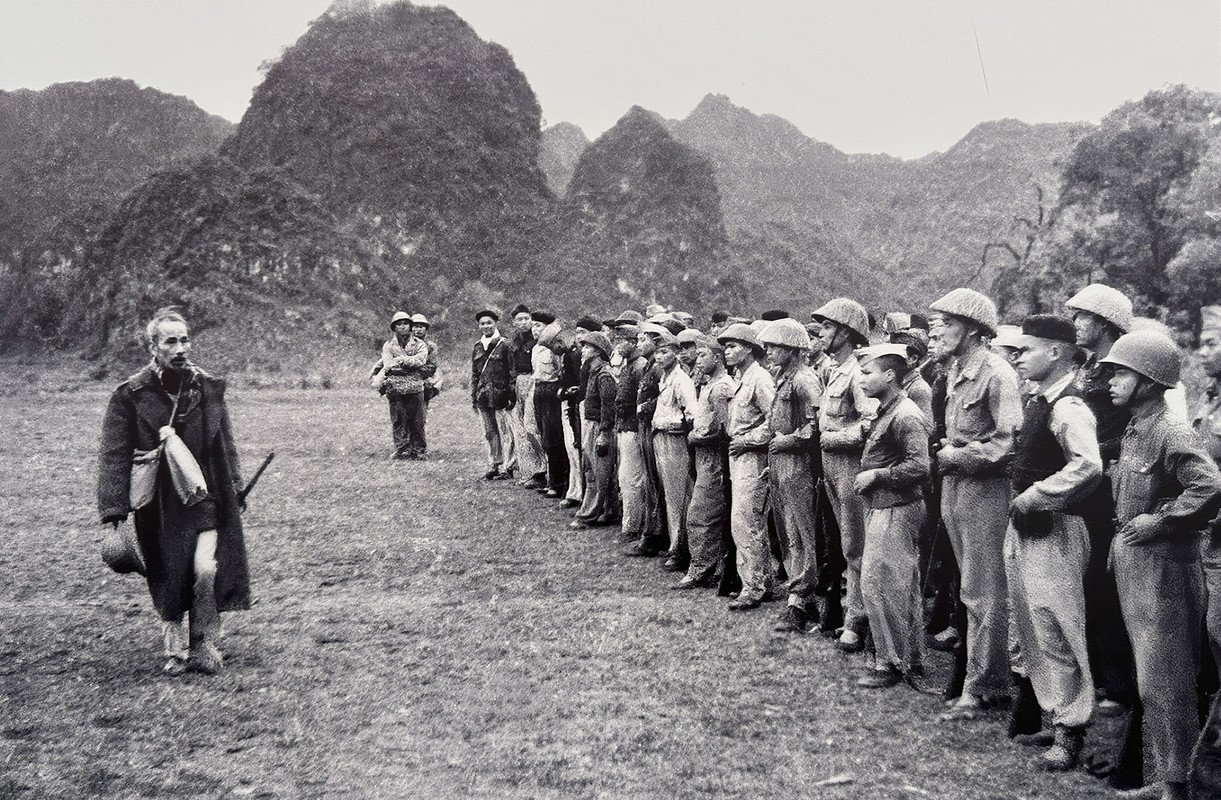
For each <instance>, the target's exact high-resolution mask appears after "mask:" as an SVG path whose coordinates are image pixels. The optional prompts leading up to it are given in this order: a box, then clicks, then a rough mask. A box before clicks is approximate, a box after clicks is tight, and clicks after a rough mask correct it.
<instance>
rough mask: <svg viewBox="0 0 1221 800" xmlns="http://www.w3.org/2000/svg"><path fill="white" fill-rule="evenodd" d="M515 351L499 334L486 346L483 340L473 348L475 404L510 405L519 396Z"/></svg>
mask: <svg viewBox="0 0 1221 800" xmlns="http://www.w3.org/2000/svg"><path fill="white" fill-rule="evenodd" d="M515 394H516V390H515V389H514V377H513V353H512V350H511V349H510V347H509V341H508V340H507V339H505V338H504V337H503V336H498V337H497V338H496V341H495V342H493V343H492V345H491V346H490V347H489V348H487V349H486V350H485V349H484V347H483V342H482V341H476V342H475V346H474V347H473V348H472V349H471V404H472V405H475V406H478V407H479V408H490V409H501V408H508V407H509V405H510V404H511V401H513V400H516V396H515Z"/></svg>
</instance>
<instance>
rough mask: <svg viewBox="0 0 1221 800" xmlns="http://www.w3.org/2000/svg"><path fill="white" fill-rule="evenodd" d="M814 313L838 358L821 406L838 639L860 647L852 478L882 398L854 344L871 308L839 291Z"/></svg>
mask: <svg viewBox="0 0 1221 800" xmlns="http://www.w3.org/2000/svg"><path fill="white" fill-rule="evenodd" d="M810 317H811V318H812V319H813V320H814V321H815V322H818V323H820V324H821V325H822V330H821V334H820V338H821V339H822V342H823V351H824V352H825V353H826V354H827V355H828V356H830V357H831V360H832V361H834V362H835V366H834V367H833V368H832V369H831V371H830V373H829V375H828V378H827V385H826V388H825V389H824V391H823V397H822V405H821V407H820V409H819V416H818V429H819V437H820V441H819V444H820V447H821V450H822V469H823V478H824V481H825V484H824V485H825V486H826V488H827V496H828V498H829V499H830V501H831V507H832V508H833V509H834V511H835V521H836V522H837V523H838V524H839V530H840V541H841V543H842V545H843V553H844V560H845V561H846V562H847V573H848V591H847V595H846V597H845V608H844V630H843V631H842V632H841V634H840V639H839V643H840V647H841V649H843V650H845V651H848V652H858V651H860V650H862V649H863V648H864V646H865V641H864V635H865V606H864V601H863V600H862V598H861V557H862V555H863V554H864V552H865V505H864V502H863V501H862V500H861V496H860V495H858V494H857V493H856V491H855V490H854V488H853V484H854V483H855V482H856V476H857V473H859V472H860V469H861V452H862V451H863V450H864V448H865V437H866V436H867V435H868V432H869V425H870V423H871V422H872V421H873V418H874V417H875V416H876V415H877V407H878V404H877V401H876V400H874V399H873V398H871V397H868V396H867V395H865V393H864V392H863V391H862V390H861V367H860V364H859V363H858V362H857V359H856V354H855V350H856V348H857V347H863V346H865V345H867V344H869V312H868V311H866V310H865V307H864V306H862V305H861V304H860V303H858V302H856V301H855V300H849V299H848V298H846V297H838V298H836V299H834V300H831V301H830V302H828V303H826V304H825V305H823V306H822V307H821V308H819V309H818V310H817V311H815V312H814V313H813V314H811V315H810ZM824 582H825V581H824Z"/></svg>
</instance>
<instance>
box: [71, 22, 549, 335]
mask: <svg viewBox="0 0 1221 800" xmlns="http://www.w3.org/2000/svg"><path fill="white" fill-rule="evenodd" d="M539 128H540V112H539V107H538V103H537V101H536V100H535V98H534V94H533V92H532V91H531V90H530V87H529V84H528V83H527V82H526V79H525V77H524V76H523V75H522V74H521V72H520V71H518V70H517V68H516V67H515V66H514V64H513V61H512V58H511V57H510V56H509V54H508V52H507V51H505V50H504V48H502V47H500V46H498V45H495V44H491V43H488V42H484V41H483V40H481V39H480V38H479V37H478V36H477V35H476V34H475V33H474V31H473V30H472V29H471V28H470V26H469V25H467V24H466V23H465V22H463V21H462V20H461V19H460V18H459V17H458V16H457V15H456V14H454V13H453V12H452V11H449V10H448V9H445V8H426V7H416V6H413V5H411V4H409V3H395V4H393V5H385V6H378V7H369V8H364V9H348V10H347V11H345V13H332V14H327V15H325V16H324V17H322V18H320V19H319V20H317V21H316V22H315V23H314V24H313V26H312V27H311V28H310V30H309V31H308V32H307V33H306V34H305V35H304V36H302V38H301V39H300V40H299V41H298V42H297V43H296V44H295V45H293V46H292V47H291V48H289V49H288V50H287V51H285V53H284V54H283V56H282V57H281V58H280V59H279V61H278V62H277V63H275V64H274V65H272V66H271V67H270V69H268V71H267V74H266V77H265V78H264V80H263V83H262V84H261V85H260V86H259V87H258V89H257V90H256V91H255V93H254V97H253V98H252V101H251V104H250V107H249V109H248V110H247V112H246V114H245V115H244V116H243V118H242V121H241V122H240V123H239V125H238V126H237V128H236V130H235V131H234V133H233V135H232V136H231V137H230V138H229V139H228V140H227V141H226V142H225V144H224V145H223V147H222V148H221V150H220V152H219V155H218V156H217V157H216V158H211V159H205V160H202V161H199V162H196V163H195V164H193V165H191V166H189V167H187V168H184V169H181V170H177V171H175V172H172V173H165V174H162V175H157V176H154V177H153V178H152V179H151V180H149V181H147V182H146V183H144V184H143V185H142V186H141V187H140V188H138V189H137V190H136V191H135V192H134V193H133V194H132V195H131V196H130V197H129V198H128V199H127V201H126V203H125V206H124V209H123V210H122V211H121V212H120V213H119V214H117V215H116V216H115V217H114V218H113V220H112V221H111V224H110V226H109V227H108V229H107V230H106V231H105V232H104V233H103V234H102V236H101V237H100V238H99V239H98V240H97V241H96V242H95V244H94V246H93V247H92V248H91V250H90V252H89V258H90V264H91V268H93V269H95V270H97V272H98V273H99V274H100V275H102V276H104V277H103V280H102V282H101V284H100V285H99V287H98V291H97V292H96V293H95V294H94V296H93V299H94V300H95V302H94V303H93V304H92V305H93V307H94V308H96V309H98V311H97V318H96V319H93V320H91V324H92V328H93V329H94V330H95V331H97V332H98V333H99V334H100V337H101V344H102V345H103V347H106V346H114V345H115V344H116V343H120V344H121V343H123V342H127V341H129V340H130V339H131V335H130V334H131V322H130V321H131V320H135V319H138V318H139V316H140V313H141V310H142V309H147V308H149V307H153V306H156V305H159V304H162V303H165V302H176V303H179V304H182V305H184V306H186V307H187V309H188V311H190V312H191V313H192V314H193V316H194V317H195V318H196V319H198V320H200V321H201V324H202V325H204V326H207V327H213V328H216V329H218V331H219V330H222V329H237V330H240V331H241V335H242V336H243V337H247V335H248V333H249V332H250V331H251V330H254V329H256V328H257V329H258V330H259V331H260V335H258V336H255V337H254V341H255V342H256V347H258V348H261V349H264V350H266V349H275V348H277V347H283V346H288V347H294V348H301V347H303V346H304V344H305V343H304V342H302V341H301V336H302V333H301V331H300V329H299V326H298V325H297V324H296V323H297V322H298V321H299V320H302V319H311V318H312V319H314V320H317V324H316V325H314V326H311V328H310V330H309V334H308V335H309V336H310V337H312V338H313V339H318V340H321V341H322V342H327V341H329V342H332V343H335V342H337V341H348V342H350V341H353V340H359V341H361V342H364V341H365V339H366V338H367V337H368V335H369V333H368V332H369V331H372V332H378V331H380V330H381V329H382V328H383V327H384V325H382V324H381V322H380V321H381V320H382V318H383V317H385V316H388V314H389V312H390V311H392V310H393V309H395V308H403V307H410V308H411V309H412V310H413V311H421V312H424V313H427V314H429V315H430V316H433V317H434V318H437V319H438V321H440V322H441V323H443V322H444V318H445V315H446V311H447V309H449V308H451V307H455V306H456V308H455V311H456V313H458V314H459V315H460V316H461V315H462V313H463V310H462V308H461V303H462V301H463V298H464V297H466V295H464V292H466V291H468V290H469V291H471V292H473V293H474V294H476V295H488V294H492V295H494V294H495V293H496V287H500V286H504V285H506V284H507V283H510V282H512V281H514V280H516V277H517V276H518V275H520V274H522V273H524V272H525V263H526V260H527V257H528V255H529V254H530V252H531V251H532V250H531V248H532V247H533V242H535V241H536V240H537V239H539V238H545V237H541V235H540V234H538V233H537V232H536V228H538V227H539V226H541V225H544V224H546V217H547V214H548V212H549V210H550V208H551V206H552V204H553V202H554V201H553V200H552V198H551V196H550V193H549V192H548V190H547V187H546V183H545V181H544V178H543V174H542V172H541V171H540V170H539V168H538V166H537V158H538V142H539ZM471 302H478V301H477V300H471ZM280 323H289V326H288V327H289V328H292V329H293V330H291V331H289V330H286V329H285V328H284V326H282V325H281V324H280ZM285 343H287V344H285Z"/></svg>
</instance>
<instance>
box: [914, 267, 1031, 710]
mask: <svg viewBox="0 0 1221 800" xmlns="http://www.w3.org/2000/svg"><path fill="white" fill-rule="evenodd" d="M930 308H931V309H932V310H933V311H937V312H940V313H941V314H942V316H943V319H944V324H943V326H942V329H941V346H942V347H943V348H944V350H945V352H947V353H949V354H951V355H952V356H954V357H955V359H956V361H955V362H954V364H953V366H952V367H951V369H950V372H949V375H948V376H947V378H946V403H945V413H946V420H945V425H946V438H945V441H944V442H942V443H941V448H940V450H939V451H938V454H937V462H938V468H939V471H940V474H941V476H942V481H941V512H942V520H943V522H944V523H945V528H946V532H947V534H948V536H949V539H950V544H951V545H952V547H953V549H954V555H955V557H956V558H957V559H958V565H959V571H960V574H961V578H960V584H959V599H960V601H961V603H962V605H963V606H964V608H965V609H966V616H967V640H966V645H967V646H966V658H967V664H966V675H965V678H964V680H963V687H962V694H961V695H960V696H959V697H958V700H957V702H956V703H955V704H954V705H953V706H952V707H951V708H950V710H949V711H947V712H946V713H945V714H942V715H941V719H942V720H957V719H974V717H975V715H976V713H977V712H978V711H979V709H980V707H981V705H982V704H983V703H984V702H986V701H989V700H994V699H997V700H999V699H1000V698H1001V697H1007V696H1008V684H1009V658H1008V650H1007V648H1008V628H1009V625H1008V610H1007V603H1006V589H1005V567H1004V561H1003V559H1002V552H1003V550H1004V541H1005V530H1006V529H1007V528H1008V522H1009V500H1010V491H1011V490H1010V486H1009V478H1008V476H1007V475H1006V474H1005V467H1006V465H1007V464H1008V463H1009V460H1010V459H1011V458H1012V455H1013V445H1014V437H1015V435H1016V433H1017V429H1018V428H1020V427H1021V425H1022V405H1021V395H1020V392H1019V390H1018V378H1017V374H1016V373H1015V372H1014V371H1013V368H1012V367H1011V366H1009V364H1008V363H1007V362H1006V361H1005V360H1004V359H1003V358H1001V357H1000V356H999V355H997V354H996V353H994V352H993V351H991V350H990V349H989V348H988V345H987V341H986V339H987V338H989V337H991V336H993V335H994V334H995V333H996V326H997V324H998V320H997V313H996V306H995V305H994V304H993V303H992V301H991V300H989V299H988V298H986V297H984V296H983V295H982V294H980V293H979V292H976V291H974V290H971V289H955V290H953V291H951V292H950V293H949V294H947V295H945V296H944V297H942V298H940V299H939V300H937V301H936V302H935V303H933V304H932V305H931V306H930Z"/></svg>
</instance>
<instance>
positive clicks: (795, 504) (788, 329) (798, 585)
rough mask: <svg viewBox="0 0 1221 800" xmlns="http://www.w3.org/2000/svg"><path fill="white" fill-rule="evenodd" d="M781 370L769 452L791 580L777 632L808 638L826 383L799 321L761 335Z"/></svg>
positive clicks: (775, 325) (774, 325) (813, 612)
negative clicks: (816, 479) (821, 413)
mask: <svg viewBox="0 0 1221 800" xmlns="http://www.w3.org/2000/svg"><path fill="white" fill-rule="evenodd" d="M759 341H760V342H762V343H763V346H764V347H765V348H766V349H767V360H768V362H769V365H770V366H771V367H773V368H774V369H775V370H776V394H775V397H774V398H773V400H772V407H771V410H770V411H769V412H768V426H769V427H770V429H771V432H772V439H771V441H770V442H769V443H768V446H767V465H768V479H769V493H770V497H771V501H772V516H773V519H774V520H775V522H776V529H777V534H778V535H779V539H780V541H781V543H782V545H783V546H782V547H781V550H782V552H783V553H784V557H785V560H786V562H787V563H786V564H785V571H786V572H787V573H788V576H789V585H788V603H787V605H786V607H785V609H784V611H783V612H782V613H781V615H780V619H779V620H777V623H776V628H775V629H776V630H777V631H781V632H784V633H805V632H806V629H807V628H808V627H809V625H810V623H812V622H817V621H818V619H819V614H818V604H817V603H816V601H815V599H814V589H815V587H816V586H817V585H818V560H817V532H816V530H815V526H814V475H815V469H814V459H815V456H816V455H817V453H816V452H815V450H816V448H817V447H818V438H817V433H818V404H819V402H821V398H822V383H821V381H819V379H818V376H817V375H816V374H815V373H814V370H812V369H811V368H810V367H809V365H808V363H807V357H806V352H807V351H808V350H809V349H810V336H809V334H807V333H806V330H805V327H804V326H802V324H801V323H800V322H798V321H797V320H795V319H788V318H780V319H776V320H775V321H773V322H771V323H769V324H768V326H767V327H766V328H764V329H763V332H762V333H761V334H760V335H759Z"/></svg>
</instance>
